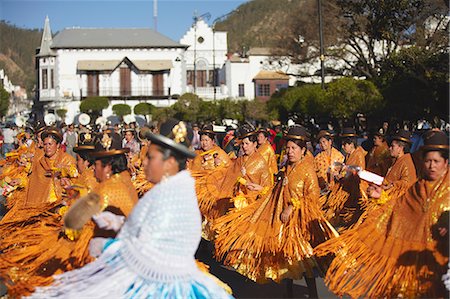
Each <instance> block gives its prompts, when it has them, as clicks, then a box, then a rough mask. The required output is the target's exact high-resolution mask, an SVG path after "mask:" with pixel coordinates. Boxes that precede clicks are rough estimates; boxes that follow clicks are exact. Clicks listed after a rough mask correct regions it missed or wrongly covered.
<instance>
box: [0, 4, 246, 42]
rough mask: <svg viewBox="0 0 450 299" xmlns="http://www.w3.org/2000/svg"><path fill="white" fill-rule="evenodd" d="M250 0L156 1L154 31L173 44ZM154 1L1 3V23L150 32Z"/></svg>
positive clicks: (36, 26) (152, 21) (53, 30)
mask: <svg viewBox="0 0 450 299" xmlns="http://www.w3.org/2000/svg"><path fill="white" fill-rule="evenodd" d="M248 1H249V0H157V11H158V22H157V31H158V32H159V33H161V34H163V35H165V36H167V37H169V38H171V39H173V40H175V41H179V39H180V38H181V37H182V36H183V35H184V34H185V33H186V32H187V31H188V29H189V27H190V26H191V25H192V23H193V17H194V14H195V13H196V14H197V16H201V15H203V14H209V15H210V19H209V21H208V20H207V19H206V18H204V19H205V21H207V23H208V24H210V25H211V24H212V23H213V21H214V20H215V19H216V18H220V17H221V16H223V15H225V14H228V13H230V12H231V11H233V10H234V9H236V8H238V6H239V5H241V4H243V3H245V2H248ZM153 6H154V3H153V0H96V1H91V0H77V1H75V0H50V1H42V0H0V19H2V20H5V21H7V22H9V23H11V24H13V25H16V26H17V27H20V28H28V29H35V28H39V29H42V28H43V26H44V20H45V16H48V17H49V19H50V27H51V29H52V32H53V33H55V32H57V31H60V30H62V29H64V28H66V27H83V28H153V29H154V18H153Z"/></svg>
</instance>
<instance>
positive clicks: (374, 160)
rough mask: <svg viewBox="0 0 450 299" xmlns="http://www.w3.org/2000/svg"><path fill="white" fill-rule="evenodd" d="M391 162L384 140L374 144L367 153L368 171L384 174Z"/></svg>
mask: <svg viewBox="0 0 450 299" xmlns="http://www.w3.org/2000/svg"><path fill="white" fill-rule="evenodd" d="M391 164H392V159H391V154H390V153H389V147H388V145H387V143H386V141H383V143H382V144H381V145H378V146H374V147H373V148H372V149H371V150H370V152H369V154H368V155H367V167H366V169H367V170H368V171H370V172H373V173H376V174H378V175H381V176H385V175H386V173H387V170H388V168H389V167H390V166H391Z"/></svg>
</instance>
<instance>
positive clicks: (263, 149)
mask: <svg viewBox="0 0 450 299" xmlns="http://www.w3.org/2000/svg"><path fill="white" fill-rule="evenodd" d="M258 151H259V153H260V154H261V155H262V156H263V157H264V159H265V160H266V162H267V165H269V170H270V173H271V174H272V175H274V174H276V173H277V172H278V165H277V157H276V155H275V151H274V150H273V147H272V145H270V143H269V142H264V143H263V144H261V145H260V146H259V147H258Z"/></svg>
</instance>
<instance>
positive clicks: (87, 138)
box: [73, 131, 95, 153]
mask: <svg viewBox="0 0 450 299" xmlns="http://www.w3.org/2000/svg"><path fill="white" fill-rule="evenodd" d="M94 141H95V136H94V135H92V133H91V132H90V131H89V132H86V133H81V134H80V137H78V144H77V146H76V147H74V148H73V151H74V152H75V153H79V152H84V151H86V152H87V151H93V150H94V149H95V143H94Z"/></svg>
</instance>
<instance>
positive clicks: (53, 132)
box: [41, 127, 63, 143]
mask: <svg viewBox="0 0 450 299" xmlns="http://www.w3.org/2000/svg"><path fill="white" fill-rule="evenodd" d="M47 137H51V138H53V139H54V140H55V141H56V143H61V141H62V140H63V136H62V134H61V132H60V131H59V130H58V129H57V128H55V127H49V128H47V129H46V130H44V131H43V132H42V135H41V139H42V140H44V139H45V138H47Z"/></svg>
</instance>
